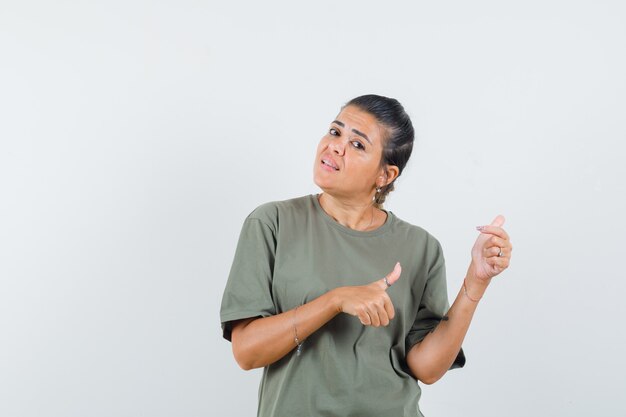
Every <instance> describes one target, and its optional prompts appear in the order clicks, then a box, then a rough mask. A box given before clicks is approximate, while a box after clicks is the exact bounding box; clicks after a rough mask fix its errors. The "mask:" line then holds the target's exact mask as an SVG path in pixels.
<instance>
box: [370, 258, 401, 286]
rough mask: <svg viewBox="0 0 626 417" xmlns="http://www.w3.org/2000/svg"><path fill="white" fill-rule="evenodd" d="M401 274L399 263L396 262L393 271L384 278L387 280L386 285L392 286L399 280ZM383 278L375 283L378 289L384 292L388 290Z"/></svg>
mask: <svg viewBox="0 0 626 417" xmlns="http://www.w3.org/2000/svg"><path fill="white" fill-rule="evenodd" d="M401 273H402V266H400V262H396V265H395V266H394V267H393V271H391V272H390V273H388V274H387V275H386V276H385V278H387V283H388V284H389V286H392V285H393V284H394V282H396V281H397V280H399V279H400V274H401ZM385 278H383V279H379V280H378V281H376V282H377V283H378V285H379V286H380V288H381V289H383V290H386V289H387V288H389V287H387V283H385Z"/></svg>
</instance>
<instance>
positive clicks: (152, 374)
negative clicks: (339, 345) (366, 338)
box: [0, 0, 626, 417]
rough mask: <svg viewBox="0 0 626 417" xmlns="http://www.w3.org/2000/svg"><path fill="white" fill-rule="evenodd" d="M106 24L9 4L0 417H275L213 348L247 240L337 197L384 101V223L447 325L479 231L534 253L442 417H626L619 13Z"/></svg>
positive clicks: (503, 11) (427, 395) (613, 6)
mask: <svg viewBox="0 0 626 417" xmlns="http://www.w3.org/2000/svg"><path fill="white" fill-rule="evenodd" d="M99 3H100V4H98V3H97V2H78V1H74V2H72V1H54V2H43V1H38V2H37V1H12V2H9V1H5V0H2V1H0V415H2V416H87V415H88V416H218V415H219V416H252V415H255V413H256V401H257V387H258V382H259V379H260V374H261V372H260V370H258V371H251V372H244V371H242V370H240V369H239V368H238V367H237V365H236V363H235V361H234V360H233V358H232V354H231V351H230V344H229V343H228V342H226V341H225V340H223V339H222V338H221V330H220V324H219V305H220V300H221V295H222V291H223V288H224V285H225V282H226V279H227V276H228V271H229V269H230V263H231V261H232V257H233V255H234V249H235V245H236V242H237V238H238V234H239V231H240V228H241V225H242V222H243V219H244V218H245V216H246V215H247V214H248V213H249V212H250V211H252V209H254V208H255V207H256V206H258V205H260V204H262V203H264V202H267V201H272V200H281V199H287V198H293V197H297V196H301V195H305V194H309V193H315V192H318V191H319V189H318V188H317V187H316V186H315V184H314V183H313V180H312V169H313V158H314V156H315V147H316V145H317V142H318V140H319V139H320V138H321V137H322V135H323V134H324V132H325V131H326V129H327V127H328V124H329V123H330V122H331V121H332V119H333V118H334V116H335V115H336V114H337V112H338V111H339V107H340V106H341V105H342V104H344V103H345V102H346V101H348V100H349V99H350V98H352V97H354V96H357V95H361V94H366V93H376V94H382V95H386V96H391V97H394V98H397V99H398V100H400V102H401V103H403V104H404V106H405V108H406V110H407V111H408V113H409V114H410V115H411V117H412V119H413V123H414V125H415V127H416V130H417V142H416V145H415V148H414V151H413V156H412V158H411V160H410V161H409V165H408V167H407V169H406V170H405V172H404V173H403V175H402V176H401V177H400V178H399V180H398V182H397V184H396V185H397V187H396V188H397V189H396V191H395V192H393V193H392V194H391V196H390V197H389V199H388V203H387V204H386V208H387V209H389V210H391V211H393V212H394V213H395V214H396V215H398V216H399V217H400V218H402V219H404V220H406V221H409V222H411V223H413V224H417V225H420V226H422V227H424V228H426V229H427V230H428V231H430V232H431V233H432V234H434V235H435V236H436V237H437V238H438V239H439V240H440V241H441V243H442V245H443V247H444V250H445V254H446V260H447V269H448V284H449V293H450V296H451V298H453V297H454V295H455V294H456V292H457V290H458V288H459V287H460V285H461V282H462V279H463V274H464V272H465V270H466V268H467V265H468V262H469V259H470V256H469V250H470V248H471V245H472V244H473V242H474V239H475V237H476V235H477V232H476V231H475V229H474V226H476V225H479V224H486V223H488V222H490V221H491V220H492V219H493V217H495V216H496V215H497V214H499V213H501V214H504V215H505V216H506V218H507V222H506V224H505V227H506V229H507V230H508V232H509V233H510V235H511V240H512V242H513V245H514V246H515V250H514V253H513V254H514V257H513V260H512V263H511V267H510V269H509V270H507V271H505V272H504V273H503V274H501V275H500V276H499V277H498V278H497V279H496V280H494V282H493V285H492V286H491V287H490V289H489V291H488V293H487V294H486V296H485V298H484V300H483V301H482V302H481V305H480V306H479V310H478V311H477V314H476V316H475V319H474V322H473V323H472V326H471V328H470V332H469V333H468V336H467V337H466V340H465V342H464V348H465V351H466V354H467V358H468V362H467V365H466V367H465V368H464V369H461V370H454V371H451V372H449V373H448V374H447V375H446V376H444V378H443V379H442V380H440V381H439V382H437V383H436V384H435V385H432V386H426V387H424V393H423V397H422V401H421V407H422V410H423V412H424V413H425V414H426V415H427V416H431V417H432V416H447V417H450V416H464V417H465V416H481V417H487V416H503V415H506V416H510V417H513V416H520V417H521V416H528V415H542V416H568V417H572V416H589V415H601V416H624V415H626V405H625V403H624V401H623V400H620V399H619V398H620V397H621V396H622V394H623V391H624V388H626V372H625V371H626V366H625V365H626V359H625V355H624V347H625V346H624V345H625V342H626V337H625V331H624V325H623V323H622V319H623V318H624V316H625V313H626V308H625V306H624V302H623V300H624V296H625V294H626V285H625V284H624V278H626V277H625V273H624V264H623V260H624V258H625V256H624V255H626V253H625V251H624V244H623V242H624V240H623V239H624V238H623V236H624V233H625V232H626V222H625V221H624V213H625V212H626V198H625V195H626V193H625V191H626V187H625V179H626V169H625V167H624V157H625V156H626V154H625V152H624V141H625V140H626V124H625V116H626V81H625V80H626V77H625V74H626V54H625V51H626V25H625V22H626V6H625V5H624V3H623V2H621V1H613V2H610V1H587V2H577V1H530V2H528V1H526V2H501V1H474V2H467V1H445V2H443V1H442V2H432V1H431V2H424V1H420V2H408V1H407V2H392V1H388V2H380V1H377V2H370V1H345V2H337V1H332V2H331V1H316V2H309V3H308V4H306V5H302V4H300V2H287V1H285V2H282V3H278V2H253V1H249V2H219V3H218V2H200V1H169V2H165V1H160V2H155V1H134V0H133V1H128V0H126V1H107V2H99ZM381 400H384V393H381Z"/></svg>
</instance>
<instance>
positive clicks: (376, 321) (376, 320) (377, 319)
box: [367, 306, 380, 327]
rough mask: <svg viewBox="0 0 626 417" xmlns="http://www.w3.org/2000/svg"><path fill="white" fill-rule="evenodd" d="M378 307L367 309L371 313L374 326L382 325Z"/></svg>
mask: <svg viewBox="0 0 626 417" xmlns="http://www.w3.org/2000/svg"><path fill="white" fill-rule="evenodd" d="M377 310H378V309H377V307H376V306H372V307H371V310H368V311H367V314H369V316H370V319H371V321H372V326H374V327H378V326H380V317H378V311H377Z"/></svg>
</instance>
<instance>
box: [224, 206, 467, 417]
mask: <svg viewBox="0 0 626 417" xmlns="http://www.w3.org/2000/svg"><path fill="white" fill-rule="evenodd" d="M386 213H387V220H386V222H385V223H384V224H383V225H382V226H380V227H379V228H377V229H375V230H372V231H365V232H364V231H357V230H353V229H350V228H348V227H345V226H343V225H341V224H339V223H338V222H336V221H335V220H334V219H333V218H332V217H330V216H329V215H328V214H327V213H326V212H325V211H324V210H323V209H322V207H321V205H320V204H319V201H318V199H317V195H316V194H310V195H307V196H303V197H298V198H293V199H289V200H284V201H274V202H269V203H265V204H262V205H260V206H259V207H257V208H256V209H254V210H253V211H252V212H251V213H250V214H249V215H248V216H247V217H246V219H245V221H244V223H243V227H242V229H241V234H240V236H239V242H238V244H237V249H236V251H235V256H234V260H233V263H232V267H231V270H230V275H229V277H228V282H227V284H226V288H225V290H224V295H223V298H222V306H221V311H220V316H221V322H222V329H223V335H224V337H225V338H226V339H227V340H230V335H231V327H230V324H231V323H230V322H231V321H233V320H237V319H243V318H248V317H267V316H271V315H274V314H278V313H281V312H283V311H288V310H291V309H293V308H295V307H297V306H299V305H302V304H305V303H307V302H309V301H311V300H313V299H315V298H317V297H319V296H320V295H322V294H324V293H326V292H328V291H329V290H331V289H333V288H336V287H340V286H347V285H364V284H369V283H371V282H373V281H374V280H377V279H381V278H382V277H384V276H385V275H387V274H388V273H389V272H391V270H392V269H393V267H394V265H395V263H396V262H397V261H400V263H401V265H402V273H401V275H400V279H399V280H398V281H397V282H396V283H395V284H394V285H392V286H391V287H390V288H389V289H388V290H387V293H388V294H389V297H390V298H391V300H392V302H393V305H394V308H395V317H394V318H393V319H392V320H391V322H390V324H389V325H388V326H386V327H372V326H364V325H363V324H361V322H360V321H359V319H358V318H357V317H354V316H350V315H348V314H339V315H337V316H336V317H335V318H333V319H332V320H331V321H329V322H328V323H327V324H325V325H324V326H323V327H321V328H320V329H319V330H317V331H316V332H315V333H313V334H312V335H311V336H309V337H308V338H307V339H306V340H305V341H304V343H303V345H302V350H301V354H300V355H296V350H295V349H294V350H292V351H291V352H290V353H288V354H287V355H286V356H284V357H283V358H282V359H280V360H278V361H277V362H275V363H273V364H271V365H268V366H266V367H265V368H264V371H263V377H262V380H261V385H260V388H259V409H258V416H260V417H285V416H311V417H313V416H333V417H339V416H359V417H367V416H376V417H380V416H390V417H391V416H393V417H402V416H410V417H416V416H421V415H422V414H421V412H420V411H419V407H418V401H419V398H420V394H421V390H420V387H419V385H418V382H417V380H416V379H415V378H414V377H413V376H412V374H411V372H410V370H409V369H408V366H407V364H406V360H405V358H406V354H407V352H408V351H409V349H411V347H412V346H413V345H415V344H416V343H418V342H420V341H421V340H422V339H423V338H424V337H425V336H426V334H427V333H428V332H430V331H432V330H433V329H434V328H435V327H436V326H437V324H438V323H439V322H440V320H441V319H442V318H443V316H444V315H445V313H446V312H447V311H448V308H449V304H448V296H447V289H446V277H445V264H444V257H443V253H442V249H441V245H440V244H439V242H438V241H437V239H435V238H434V237H433V236H432V235H430V234H429V233H428V232H427V231H426V230H424V229H422V228H421V227H418V226H414V225H412V224H410V223H407V222H405V221H403V220H401V219H399V218H398V217H397V216H396V215H395V214H394V213H393V212H391V211H388V210H386ZM294 346H295V344H294ZM464 364H465V357H464V354H463V350H462V349H461V351H460V352H459V355H458V356H457V358H456V360H455V362H454V364H453V365H452V367H451V369H452V368H457V367H462V366H463V365H464Z"/></svg>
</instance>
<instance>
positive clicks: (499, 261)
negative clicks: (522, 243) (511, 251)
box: [486, 256, 510, 273]
mask: <svg viewBox="0 0 626 417" xmlns="http://www.w3.org/2000/svg"><path fill="white" fill-rule="evenodd" d="M486 262H487V264H488V265H491V266H493V267H494V268H496V269H498V273H500V272H502V271H503V270H505V269H506V268H508V267H509V262H510V259H509V258H506V257H498V256H492V257H491V258H487V259H486Z"/></svg>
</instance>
